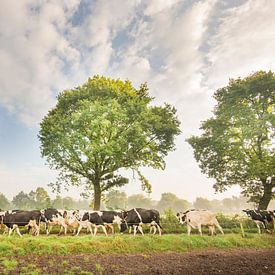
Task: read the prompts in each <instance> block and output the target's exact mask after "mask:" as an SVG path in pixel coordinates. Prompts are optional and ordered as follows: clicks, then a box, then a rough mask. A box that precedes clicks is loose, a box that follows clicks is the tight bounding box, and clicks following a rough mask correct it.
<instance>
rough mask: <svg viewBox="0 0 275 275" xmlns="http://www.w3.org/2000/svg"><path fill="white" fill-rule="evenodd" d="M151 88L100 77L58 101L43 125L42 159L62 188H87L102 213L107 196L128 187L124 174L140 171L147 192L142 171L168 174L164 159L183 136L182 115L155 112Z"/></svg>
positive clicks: (159, 109)
mask: <svg viewBox="0 0 275 275" xmlns="http://www.w3.org/2000/svg"><path fill="white" fill-rule="evenodd" d="M151 103H152V98H150V97H149V96H148V88H147V86H146V85H145V84H144V85H141V87H140V89H138V90H137V89H135V88H134V87H133V86H132V84H131V82H129V81H125V82H123V81H121V80H113V79H109V78H105V77H99V76H95V77H93V78H90V79H89V80H88V81H87V82H86V83H85V84H84V85H83V86H80V87H77V88H75V89H72V90H67V91H64V92H62V93H60V95H59V96H58V103H57V105H56V107H55V108H54V109H52V110H51V111H50V112H49V113H48V114H47V116H45V117H44V119H43V121H42V123H41V130H40V133H39V139H40V142H41V152H42V156H43V157H45V158H46V159H47V162H48V163H49V164H50V165H51V167H53V168H55V169H58V170H59V171H60V179H59V181H58V182H57V184H56V185H53V187H55V188H56V189H57V190H59V189H60V186H61V184H63V183H64V182H65V183H66V184H67V185H76V186H79V185H84V186H85V188H86V190H87V191H93V192H94V195H95V196H94V197H95V207H96V208H99V205H100V197H101V194H102V192H104V191H106V190H108V189H110V188H112V187H119V186H123V185H125V184H126V183H127V182H128V179H126V178H124V177H122V176H121V175H120V174H119V171H118V170H119V169H121V168H124V169H133V170H135V171H137V173H138V175H139V177H140V179H141V182H142V186H143V188H145V189H148V190H150V184H149V182H148V181H147V180H146V179H145V178H144V176H142V175H141V174H140V172H139V170H138V168H139V167H141V166H150V167H153V168H157V169H164V166H165V162H164V157H165V156H166V155H167V154H168V152H169V151H171V150H173V149H174V138H175V136H176V135H178V134H179V133H180V130H179V121H178V120H177V118H176V110H175V108H173V107H171V106H170V105H168V104H166V105H165V106H164V107H158V106H151Z"/></svg>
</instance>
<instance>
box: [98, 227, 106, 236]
mask: <svg viewBox="0 0 275 275" xmlns="http://www.w3.org/2000/svg"><path fill="white" fill-rule="evenodd" d="M99 226H100V227H101V228H102V230H103V232H104V234H105V236H108V233H107V230H106V227H105V226H104V225H99Z"/></svg>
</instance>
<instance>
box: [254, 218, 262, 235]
mask: <svg viewBox="0 0 275 275" xmlns="http://www.w3.org/2000/svg"><path fill="white" fill-rule="evenodd" d="M255 223H256V225H257V228H258V233H259V234H261V227H260V224H261V223H262V222H260V221H255Z"/></svg>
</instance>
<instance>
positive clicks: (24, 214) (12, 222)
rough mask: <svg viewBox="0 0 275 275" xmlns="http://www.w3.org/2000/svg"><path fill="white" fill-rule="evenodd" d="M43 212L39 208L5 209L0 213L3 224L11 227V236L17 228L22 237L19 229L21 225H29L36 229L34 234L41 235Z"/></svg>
mask: <svg viewBox="0 0 275 275" xmlns="http://www.w3.org/2000/svg"><path fill="white" fill-rule="evenodd" d="M42 218H43V213H42V212H41V211H39V210H33V211H5V212H1V213H0V221H1V224H4V225H5V226H7V227H8V229H9V236H10V235H11V234H12V232H13V230H14V229H15V230H16V232H17V234H18V235H19V236H20V237H21V236H22V235H21V233H20V230H19V227H20V226H28V227H29V228H32V229H33V230H34V235H37V236H38V235H39V225H40V222H41V219H42Z"/></svg>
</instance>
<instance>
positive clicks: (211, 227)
mask: <svg viewBox="0 0 275 275" xmlns="http://www.w3.org/2000/svg"><path fill="white" fill-rule="evenodd" d="M214 231H215V225H210V226H209V233H210V236H213V235H214Z"/></svg>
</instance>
